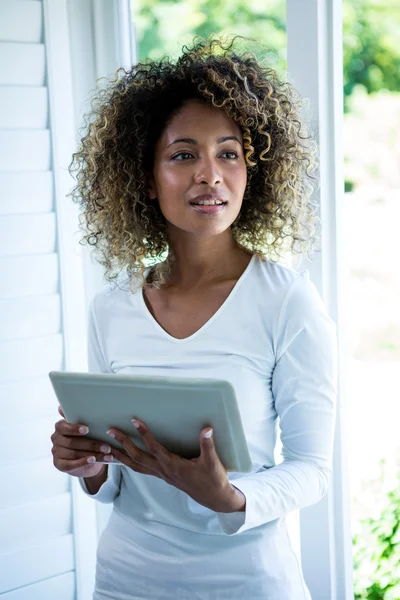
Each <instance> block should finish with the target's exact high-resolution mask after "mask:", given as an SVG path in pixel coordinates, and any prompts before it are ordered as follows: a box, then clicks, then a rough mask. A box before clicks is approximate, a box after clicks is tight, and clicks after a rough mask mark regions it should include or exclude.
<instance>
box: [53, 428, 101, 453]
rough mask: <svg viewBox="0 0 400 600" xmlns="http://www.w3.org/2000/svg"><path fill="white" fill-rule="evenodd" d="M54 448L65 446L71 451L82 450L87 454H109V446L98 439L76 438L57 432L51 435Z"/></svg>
mask: <svg viewBox="0 0 400 600" xmlns="http://www.w3.org/2000/svg"><path fill="white" fill-rule="evenodd" d="M51 440H52V442H53V447H54V448H65V449H67V450H72V451H82V452H85V453H86V454H87V455H88V454H96V453H97V454H110V452H111V446H109V444H106V443H104V442H101V441H99V440H91V439H88V438H78V437H76V436H69V435H61V434H59V433H58V432H55V433H53V435H52V436H51Z"/></svg>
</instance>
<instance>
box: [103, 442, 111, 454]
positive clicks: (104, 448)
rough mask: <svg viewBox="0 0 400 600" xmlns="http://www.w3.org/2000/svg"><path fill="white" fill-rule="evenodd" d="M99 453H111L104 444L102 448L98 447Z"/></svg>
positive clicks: (108, 447)
mask: <svg viewBox="0 0 400 600" xmlns="http://www.w3.org/2000/svg"><path fill="white" fill-rule="evenodd" d="M100 452H102V453H103V454H109V453H110V452H111V448H110V446H106V445H105V444H103V445H102V446H100Z"/></svg>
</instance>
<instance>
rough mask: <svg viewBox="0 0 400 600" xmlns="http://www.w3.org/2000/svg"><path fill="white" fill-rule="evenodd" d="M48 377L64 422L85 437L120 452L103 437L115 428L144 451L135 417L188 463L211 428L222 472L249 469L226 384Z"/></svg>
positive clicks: (116, 377)
mask: <svg viewBox="0 0 400 600" xmlns="http://www.w3.org/2000/svg"><path fill="white" fill-rule="evenodd" d="M49 377H50V380H51V383H52V385H53V388H54V391H55V393H56V396H57V398H58V401H59V403H60V405H61V408H62V410H63V412H64V414H65V417H66V420H67V421H69V422H70V423H83V424H84V425H87V426H88V427H89V434H88V436H87V437H90V438H93V439H97V440H101V441H104V442H106V443H107V444H109V445H110V446H113V447H115V448H118V449H120V450H123V448H122V446H121V445H120V444H119V443H118V442H117V441H116V440H113V439H112V438H111V437H110V436H109V435H107V433H106V431H107V430H108V429H109V428H110V427H116V428H117V429H120V430H121V431H123V432H124V433H125V434H126V435H128V436H129V437H130V438H131V440H132V441H133V442H134V443H135V444H136V445H137V446H138V447H139V448H141V449H142V450H144V451H146V446H145V445H144V443H143V441H142V439H141V436H140V433H139V432H138V431H137V430H136V429H135V427H134V426H133V425H132V423H131V419H132V418H133V417H136V418H138V419H140V420H142V421H143V422H144V423H145V424H146V425H147V426H148V427H149V429H150V431H151V432H152V433H153V435H154V436H155V438H156V439H157V441H158V442H159V443H160V444H162V445H163V446H164V447H165V448H166V449H167V450H168V451H169V452H172V453H174V454H177V455H178V456H181V457H182V458H187V459H190V458H195V457H197V456H199V455H200V432H201V430H202V429H203V428H204V427H207V426H211V427H212V428H213V430H214V443H215V447H216V451H217V453H218V456H219V458H220V460H221V462H222V464H223V465H224V467H225V469H226V470H227V471H236V472H245V473H248V472H250V471H251V469H252V463H251V458H250V454H249V450H248V447H247V442H246V438H245V435H244V431H243V425H242V421H241V418H240V412H239V408H238V405H237V400H236V396H235V391H234V388H233V387H232V385H231V384H230V383H229V382H228V381H224V380H220V379H186V378H177V377H146V376H136V375H115V374H113V373H101V374H93V373H78V372H68V371H51V372H50V373H49ZM116 462H117V461H116Z"/></svg>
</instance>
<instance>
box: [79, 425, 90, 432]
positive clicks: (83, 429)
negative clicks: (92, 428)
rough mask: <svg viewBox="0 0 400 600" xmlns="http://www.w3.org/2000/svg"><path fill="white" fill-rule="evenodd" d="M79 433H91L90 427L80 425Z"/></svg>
mask: <svg viewBox="0 0 400 600" xmlns="http://www.w3.org/2000/svg"><path fill="white" fill-rule="evenodd" d="M79 433H83V434H85V433H89V427H85V426H82V427H79Z"/></svg>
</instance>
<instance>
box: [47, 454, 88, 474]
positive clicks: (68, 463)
mask: <svg viewBox="0 0 400 600" xmlns="http://www.w3.org/2000/svg"><path fill="white" fill-rule="evenodd" d="M95 462H96V457H95V456H87V455H86V456H85V457H84V458H78V459H77V460H65V459H63V458H60V459H57V458H55V459H54V466H55V467H56V468H57V469H58V470H59V471H62V472H63V473H69V472H71V471H75V470H76V469H82V467H87V466H88V465H93V464H94V463H95Z"/></svg>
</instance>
